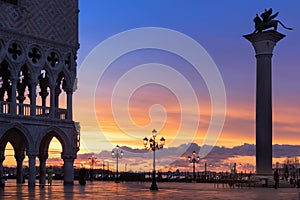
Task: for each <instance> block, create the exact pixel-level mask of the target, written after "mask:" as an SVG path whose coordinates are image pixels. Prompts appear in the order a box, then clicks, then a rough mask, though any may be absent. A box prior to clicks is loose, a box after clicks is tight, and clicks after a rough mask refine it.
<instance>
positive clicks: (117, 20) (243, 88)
mask: <svg viewBox="0 0 300 200" xmlns="http://www.w3.org/2000/svg"><path fill="white" fill-rule="evenodd" d="M269 8H273V11H274V12H279V16H278V17H277V18H278V19H279V20H280V21H282V22H283V23H284V24H285V25H286V26H288V27H292V28H293V29H294V30H292V31H289V30H285V29H283V28H282V27H281V26H280V25H279V28H278V31H279V32H281V33H283V34H285V35H286V37H285V38H284V39H283V40H282V41H280V42H279V43H278V44H277V45H276V47H275V49H274V55H273V58H272V61H273V66H272V72H273V82H272V84H273V144H274V145H275V144H278V145H284V144H287V145H298V144H299V143H300V138H299V131H300V118H299V116H300V101H299V99H300V92H299V91H300V84H299V74H300V69H299V66H300V59H299V52H300V39H299V38H298V36H299V34H300V32H299V30H300V28H299V27H300V21H299V19H300V12H299V9H300V2H299V1H298V0H286V1H279V0H268V1H266V0H254V1H253V0H251V1H250V0H244V1H240V0H226V1H220V0H211V1H203V0H188V1H186V0H164V1H161V0H151V1H150V0H122V1H119V0H100V1H99V0H81V1H79V10H80V13H79V43H80V49H79V51H78V60H77V62H78V85H77V87H78V89H77V91H76V92H75V94H74V103H73V104H74V106H73V107H74V120H75V121H78V122H80V126H81V149H80V151H79V153H78V154H79V155H81V154H82V155H90V153H92V152H93V153H94V154H97V156H103V155H106V156H107V157H105V159H110V160H111V159H112V158H109V156H110V155H109V154H108V153H110V151H111V149H112V148H114V147H115V146H116V145H120V146H123V147H128V148H131V149H142V148H143V143H142V142H143V141H142V139H143V138H144V137H150V136H151V134H152V133H151V131H152V129H154V128H155V129H156V130H157V131H158V136H157V139H158V140H159V139H160V138H161V137H162V136H163V137H164V138H165V139H166V144H165V148H166V149H167V150H166V151H162V152H164V153H160V154H159V153H158V154H159V155H158V159H159V158H160V159H162V158H165V157H166V156H167V157H168V158H170V159H169V160H167V159H164V160H167V161H166V162H165V163H160V164H158V165H159V166H161V167H168V166H170V165H172V163H174V162H175V161H176V160H177V162H178V160H180V159H183V157H182V154H184V153H185V152H186V151H187V150H192V149H189V148H190V147H191V146H193V145H195V144H196V146H194V147H195V148H198V147H199V146H205V145H212V146H214V145H216V146H218V147H224V148H227V149H231V148H234V147H237V146H244V144H245V143H246V144H251V145H252V144H255V73H256V63H255V53H254V49H253V47H252V45H251V44H250V43H249V42H248V41H247V40H246V39H244V38H243V35H245V34H250V33H252V32H253V31H254V23H253V21H252V20H253V18H254V17H255V14H256V13H258V14H260V13H262V12H263V11H264V9H269ZM130 34H132V35H133V37H131V35H130ZM145 41H148V42H149V44H150V45H148V43H147V44H146V42H145ZM189 45H190V46H189ZM168 50H171V51H168ZM192 59H194V60H196V61H195V62H193V61H192ZM101 70H102V71H101ZM191 144H193V145H191ZM246 146H247V145H246ZM56 148H60V147H59V145H58V146H55V145H53V149H56ZM171 149H172V150H171ZM168 150H169V151H168ZM197 150H198V149H197ZM211 150H212V149H211V148H208V149H207V151H203V152H201V156H202V158H203V159H206V157H209V153H210V151H211ZM129 154H130V153H129ZM171 154H173V155H171ZM130 155H131V154H130ZM151 155H152V154H151ZM151 155H150V154H141V153H138V154H134V155H131V157H130V158H129V155H128V154H127V159H128V160H126V162H128V163H132V168H133V169H134V170H142V169H143V168H147V169H148V168H150V167H151V164H150V162H151V159H150V158H151ZM215 155H216V154H215ZM139 156H142V157H143V158H148V161H149V165H147V164H145V163H144V164H134V163H138V162H141V160H138V157H139ZM242 156H246V157H243V158H235V159H236V160H239V162H244V163H247V164H248V166H249V163H251V166H253V165H255V163H253V162H254V160H255V159H254V157H253V154H251V155H242ZM249 156H250V157H251V158H250V160H249ZM276 156H277V154H276V153H274V157H276ZM79 157H80V156H79ZM125 157H126V154H125ZM125 157H124V159H126V158H125ZM211 157H212V156H211ZM99 159H102V160H103V158H99ZM230 159H233V158H232V157H230ZM230 159H227V160H226V161H224V159H223V160H222V162H223V164H224V162H227V163H231V162H235V161H234V160H230ZM243 159H244V160H243ZM77 162H81V161H77ZM103 162H104V161H103ZM112 162H113V160H112ZM124 162H125V161H124ZM161 162H163V161H161ZM210 162H215V163H216V162H217V161H216V159H214V161H210ZM273 162H274V160H273ZM175 163H176V162H175ZM219 164H220V163H219ZM134 165H136V166H138V167H134ZM229 165H230V164H229ZM177 167H178V166H177Z"/></svg>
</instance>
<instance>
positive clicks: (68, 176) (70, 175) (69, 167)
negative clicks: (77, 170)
mask: <svg viewBox="0 0 300 200" xmlns="http://www.w3.org/2000/svg"><path fill="white" fill-rule="evenodd" d="M62 158H63V160H64V185H73V184H74V183H73V181H74V166H73V164H74V157H73V156H62Z"/></svg>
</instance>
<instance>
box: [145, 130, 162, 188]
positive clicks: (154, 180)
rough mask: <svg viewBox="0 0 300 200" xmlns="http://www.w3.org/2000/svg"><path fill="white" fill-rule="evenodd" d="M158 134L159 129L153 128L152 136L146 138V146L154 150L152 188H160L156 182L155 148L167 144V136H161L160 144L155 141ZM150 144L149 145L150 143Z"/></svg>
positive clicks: (160, 147)
mask: <svg viewBox="0 0 300 200" xmlns="http://www.w3.org/2000/svg"><path fill="white" fill-rule="evenodd" d="M156 136H157V131H156V130H155V129H153V131H152V137H151V138H150V139H149V140H148V138H147V137H145V138H144V146H145V148H146V149H147V150H152V151H153V172H152V184H151V187H150V190H158V187H157V184H156V177H155V174H156V173H155V150H156V149H162V148H163V146H164V144H165V138H164V137H161V139H160V144H158V142H155V138H156ZM148 142H149V143H148ZM148 144H149V145H148Z"/></svg>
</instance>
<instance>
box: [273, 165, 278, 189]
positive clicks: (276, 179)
mask: <svg viewBox="0 0 300 200" xmlns="http://www.w3.org/2000/svg"><path fill="white" fill-rule="evenodd" d="M273 178H274V181H275V185H274V188H275V189H277V188H278V187H279V173H278V169H276V170H275V172H274V174H273Z"/></svg>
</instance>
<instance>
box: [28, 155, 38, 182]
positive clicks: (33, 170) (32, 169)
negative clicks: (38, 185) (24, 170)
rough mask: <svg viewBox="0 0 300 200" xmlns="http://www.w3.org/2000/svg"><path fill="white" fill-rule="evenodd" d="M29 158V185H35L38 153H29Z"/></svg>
mask: <svg viewBox="0 0 300 200" xmlns="http://www.w3.org/2000/svg"><path fill="white" fill-rule="evenodd" d="M28 160H29V177H28V186H29V187H33V186H35V179H36V167H35V161H36V155H35V154H29V155H28Z"/></svg>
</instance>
